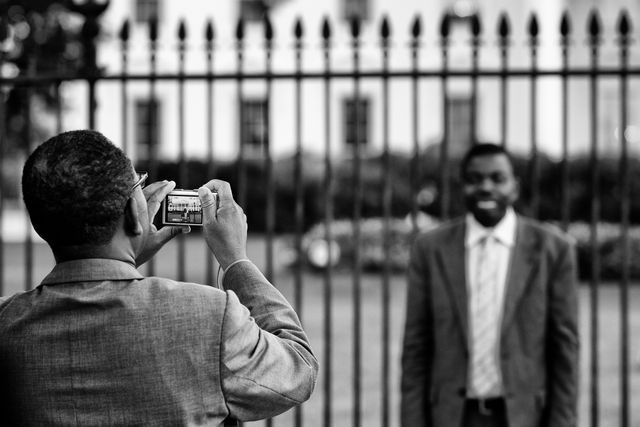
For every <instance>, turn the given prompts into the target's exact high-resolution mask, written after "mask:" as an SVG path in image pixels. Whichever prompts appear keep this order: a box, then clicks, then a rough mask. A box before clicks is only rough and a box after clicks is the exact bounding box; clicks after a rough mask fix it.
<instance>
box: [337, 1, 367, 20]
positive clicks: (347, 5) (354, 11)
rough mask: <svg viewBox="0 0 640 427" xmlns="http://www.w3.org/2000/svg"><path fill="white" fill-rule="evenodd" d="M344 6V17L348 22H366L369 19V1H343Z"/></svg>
mask: <svg viewBox="0 0 640 427" xmlns="http://www.w3.org/2000/svg"><path fill="white" fill-rule="evenodd" d="M343 6H344V9H343V17H344V19H346V20H347V21H351V20H352V19H359V20H361V21H366V20H367V19H368V18H369V12H370V11H369V0H343Z"/></svg>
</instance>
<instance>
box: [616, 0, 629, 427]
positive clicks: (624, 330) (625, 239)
mask: <svg viewBox="0 0 640 427" xmlns="http://www.w3.org/2000/svg"><path fill="white" fill-rule="evenodd" d="M630 31H631V23H630V21H629V17H628V15H627V13H626V11H623V12H622V13H621V14H620V19H619V22H618V33H619V35H620V38H619V43H620V69H621V71H622V74H621V76H620V127H619V130H618V135H619V138H620V141H621V144H622V145H621V155H620V183H621V184H620V224H621V230H620V244H621V246H622V259H621V260H620V261H621V264H622V277H621V280H620V326H621V327H620V396H621V400H622V402H621V405H620V426H621V427H629V425H630V420H629V262H630V255H629V250H630V248H629V243H630V242H629V214H630V211H631V201H630V199H631V182H630V175H629V147H628V145H629V141H628V140H627V117H628V107H627V105H628V95H627V94H628V93H629V92H628V91H629V84H628V83H629V82H628V74H627V72H628V68H629V33H630Z"/></svg>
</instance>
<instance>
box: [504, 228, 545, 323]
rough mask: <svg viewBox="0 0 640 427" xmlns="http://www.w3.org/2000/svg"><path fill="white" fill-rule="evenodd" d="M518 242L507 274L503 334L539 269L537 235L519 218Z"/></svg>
mask: <svg viewBox="0 0 640 427" xmlns="http://www.w3.org/2000/svg"><path fill="white" fill-rule="evenodd" d="M517 224H518V225H517V229H516V241H515V246H514V248H513V253H512V260H511V265H510V266H509V273H508V274H507V283H506V286H507V289H506V294H505V300H504V315H503V320H502V332H504V331H505V330H506V328H507V326H508V325H509V323H510V322H511V320H512V319H513V315H514V313H515V310H516V308H517V307H518V304H519V302H520V298H522V294H523V293H524V290H525V289H526V288H527V286H528V284H529V283H530V282H531V280H532V278H533V275H534V273H535V271H536V270H537V267H538V257H539V255H538V253H539V250H538V249H537V248H536V239H535V235H534V233H533V232H532V230H531V228H530V227H529V226H527V224H526V223H524V222H523V221H522V220H521V219H520V218H518V223H517Z"/></svg>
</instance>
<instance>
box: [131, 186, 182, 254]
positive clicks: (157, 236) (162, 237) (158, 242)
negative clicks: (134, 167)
mask: <svg viewBox="0 0 640 427" xmlns="http://www.w3.org/2000/svg"><path fill="white" fill-rule="evenodd" d="M175 187H176V183H175V182H173V181H160V182H154V183H153V184H149V185H147V186H146V187H145V188H144V189H143V190H142V192H143V194H144V197H145V199H147V212H148V213H149V234H148V235H147V239H146V240H145V243H144V247H143V248H142V250H141V251H140V253H139V254H138V256H137V257H136V265H138V266H139V265H142V264H144V263H145V262H147V261H149V260H150V259H151V258H152V257H153V256H154V255H155V254H156V253H157V252H158V251H159V250H160V248H162V247H163V246H164V245H165V243H167V242H168V241H169V240H171V239H173V238H174V237H176V236H177V235H178V234H182V233H188V232H190V231H191V227H189V226H188V225H187V226H177V227H173V226H167V227H162V228H161V229H160V230H158V229H157V228H156V226H155V225H153V219H154V218H155V216H156V214H157V213H158V210H159V209H160V205H161V204H162V201H163V200H164V198H165V197H166V196H167V194H169V193H170V192H171V191H172V190H173V189H174V188H175Z"/></svg>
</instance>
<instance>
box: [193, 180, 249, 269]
mask: <svg viewBox="0 0 640 427" xmlns="http://www.w3.org/2000/svg"><path fill="white" fill-rule="evenodd" d="M212 191H214V192H217V193H218V195H217V197H218V200H217V203H215V198H214V195H213V193H212ZM198 196H200V201H201V202H202V213H203V215H202V216H203V221H202V222H203V226H204V238H205V240H206V242H207V245H208V246H209V249H211V252H213V255H214V256H215V257H216V259H217V260H218V262H219V263H220V266H221V267H222V268H223V269H225V270H226V268H227V267H228V266H229V265H230V264H231V263H232V262H234V261H237V260H239V259H246V258H247V216H246V215H245V214H244V211H243V210H242V208H241V207H240V206H238V204H237V203H236V202H235V201H234V200H233V194H232V193H231V187H230V186H229V183H227V182H225V181H221V180H218V179H214V180H212V181H209V182H208V183H206V184H205V185H203V186H202V187H200V188H199V189H198Z"/></svg>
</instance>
